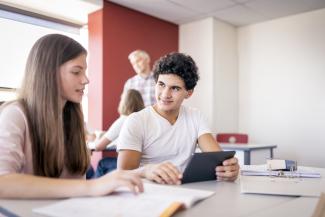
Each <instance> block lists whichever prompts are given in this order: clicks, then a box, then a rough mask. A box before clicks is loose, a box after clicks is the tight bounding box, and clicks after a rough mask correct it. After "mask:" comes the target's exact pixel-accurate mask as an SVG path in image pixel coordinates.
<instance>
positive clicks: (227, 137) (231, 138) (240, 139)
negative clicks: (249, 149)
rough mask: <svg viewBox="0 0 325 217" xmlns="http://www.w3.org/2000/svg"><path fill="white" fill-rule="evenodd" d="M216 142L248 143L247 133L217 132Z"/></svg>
mask: <svg viewBox="0 0 325 217" xmlns="http://www.w3.org/2000/svg"><path fill="white" fill-rule="evenodd" d="M216 137H217V138H216V139H217V142H220V143H242V144H247V143H248V135H247V134H241V133H219V134H217V136H216Z"/></svg>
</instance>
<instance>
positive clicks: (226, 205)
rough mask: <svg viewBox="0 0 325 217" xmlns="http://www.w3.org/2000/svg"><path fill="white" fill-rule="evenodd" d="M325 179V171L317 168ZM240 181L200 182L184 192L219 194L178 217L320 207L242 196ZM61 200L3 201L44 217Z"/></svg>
mask: <svg viewBox="0 0 325 217" xmlns="http://www.w3.org/2000/svg"><path fill="white" fill-rule="evenodd" d="M314 169H315V170H317V171H319V172H320V173H321V175H322V178H321V179H325V168H317V169H316V168H314ZM239 183H240V179H239V180H237V181H236V182H216V181H207V182H197V183H190V184H185V185H182V186H180V187H182V188H193V189H202V190H212V191H215V192H216V194H215V195H213V196H212V197H210V198H208V199H206V200H204V201H201V202H199V203H198V204H196V205H194V206H193V207H192V208H190V209H187V210H184V211H181V212H178V213H177V214H176V215H175V217H194V216H195V217H197V216H204V217H209V216H211V217H212V216H213V217H215V216H225V217H271V216H272V217H274V216H277V217H282V216H295V217H306V216H308V217H310V216H311V215H312V213H313V210H314V208H315V207H316V204H317V200H318V198H316V197H288V196H275V195H261V194H241V193H240V184H239ZM57 201H58V200H3V199H2V200H1V199H0V206H2V207H3V208H5V209H8V210H9V211H12V212H13V213H15V214H16V215H18V216H24V217H40V216H42V215H38V214H36V213H33V212H32V208H35V207H41V206H45V205H48V204H51V203H54V202H57Z"/></svg>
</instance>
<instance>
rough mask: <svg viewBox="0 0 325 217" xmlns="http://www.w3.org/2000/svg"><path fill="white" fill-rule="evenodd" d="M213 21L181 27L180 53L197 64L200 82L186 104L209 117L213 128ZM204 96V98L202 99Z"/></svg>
mask: <svg viewBox="0 0 325 217" xmlns="http://www.w3.org/2000/svg"><path fill="white" fill-rule="evenodd" d="M212 45H213V19H212V18H208V19H204V20H200V21H197V22H192V23H189V24H184V25H181V26H180V27H179V51H180V52H183V53H186V54H188V55H190V56H191V57H192V58H193V59H194V61H195V62H196V64H197V66H198V68H199V73H200V80H199V82H198V84H197V86H196V87H195V89H194V94H193V95H192V96H191V97H190V98H189V99H187V100H185V102H184V104H186V105H189V106H191V107H195V108H198V109H200V111H202V112H203V113H204V115H205V116H206V117H209V121H210V125H211V126H212V123H213V121H212V119H211V118H210V117H213V107H212V106H209V105H211V100H213V82H212V80H211V79H210V78H211V77H213V46H212ZM202 96H204V97H202Z"/></svg>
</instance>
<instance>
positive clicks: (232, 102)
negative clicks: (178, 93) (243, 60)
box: [179, 18, 238, 132]
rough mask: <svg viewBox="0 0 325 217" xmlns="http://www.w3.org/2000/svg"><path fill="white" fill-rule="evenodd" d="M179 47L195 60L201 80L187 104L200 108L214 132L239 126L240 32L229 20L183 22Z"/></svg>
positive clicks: (232, 129)
mask: <svg viewBox="0 0 325 217" xmlns="http://www.w3.org/2000/svg"><path fill="white" fill-rule="evenodd" d="M179 34H180V36H179V50H180V52H184V53H187V54H189V55H191V56H192V57H193V59H194V60H195V61H196V63H197V65H198V68H199V73H200V80H199V82H198V85H197V87H196V88H195V91H194V95H193V96H192V97H191V98H190V99H188V100H187V101H186V102H185V104H186V105H189V106H192V107H197V108H199V109H200V110H201V111H202V112H203V113H204V115H205V116H206V117H207V118H208V120H209V122H210V126H211V127H212V129H213V130H214V132H236V131H237V129H238V117H237V115H238V106H237V104H238V83H237V82H238V74H237V32H236V29H235V28H234V27H233V26H231V25H229V24H226V23H223V22H221V21H217V20H216V19H213V18H207V19H203V20H200V21H196V22H192V23H189V24H184V25H181V26H180V31H179Z"/></svg>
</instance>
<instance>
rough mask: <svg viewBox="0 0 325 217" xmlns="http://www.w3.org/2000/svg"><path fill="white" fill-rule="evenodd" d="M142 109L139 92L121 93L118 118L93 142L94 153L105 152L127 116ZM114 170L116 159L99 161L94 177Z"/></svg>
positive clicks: (128, 91)
mask: <svg viewBox="0 0 325 217" xmlns="http://www.w3.org/2000/svg"><path fill="white" fill-rule="evenodd" d="M143 108H144V103H143V100H142V96H141V94H140V92H139V91H137V90H134V89H129V90H127V91H126V92H123V94H122V96H121V100H120V103H119V106H118V113H119V114H120V117H119V118H118V119H117V120H116V121H115V122H114V123H113V124H112V125H111V127H110V128H109V129H108V130H107V132H106V133H105V134H104V135H103V136H102V137H101V138H100V139H99V140H98V141H96V142H95V149H96V151H102V150H105V149H106V147H107V145H109V144H111V143H113V144H114V145H115V141H116V139H117V138H118V136H119V134H120V131H121V128H122V126H123V123H124V121H125V119H126V118H127V116H128V115H130V114H132V113H133V112H138V111H140V110H142V109H143ZM115 169H116V158H111V157H106V158H104V159H102V160H100V161H99V163H98V167H97V171H96V177H100V176H102V175H105V174H106V173H108V172H110V171H112V170H115Z"/></svg>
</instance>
